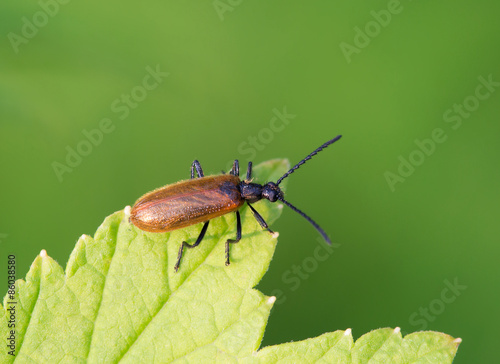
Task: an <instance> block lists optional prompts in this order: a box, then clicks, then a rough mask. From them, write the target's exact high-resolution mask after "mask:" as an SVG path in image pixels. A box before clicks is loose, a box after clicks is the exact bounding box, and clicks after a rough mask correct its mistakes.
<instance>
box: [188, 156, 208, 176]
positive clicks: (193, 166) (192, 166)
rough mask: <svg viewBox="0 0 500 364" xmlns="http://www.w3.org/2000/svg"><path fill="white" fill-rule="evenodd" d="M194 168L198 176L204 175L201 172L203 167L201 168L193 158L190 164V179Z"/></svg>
mask: <svg viewBox="0 0 500 364" xmlns="http://www.w3.org/2000/svg"><path fill="white" fill-rule="evenodd" d="M195 168H196V173H198V178H200V177H205V175H204V174H203V169H202V168H201V164H200V162H198V161H197V160H196V159H195V160H194V162H193V164H191V179H194V170H195Z"/></svg>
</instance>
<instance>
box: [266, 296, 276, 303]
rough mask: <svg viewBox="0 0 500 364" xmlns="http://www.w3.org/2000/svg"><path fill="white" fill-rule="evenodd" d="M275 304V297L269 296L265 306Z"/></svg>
mask: <svg viewBox="0 0 500 364" xmlns="http://www.w3.org/2000/svg"><path fill="white" fill-rule="evenodd" d="M274 302H276V296H271V297H269V298H268V299H267V304H269V305H272V304H274Z"/></svg>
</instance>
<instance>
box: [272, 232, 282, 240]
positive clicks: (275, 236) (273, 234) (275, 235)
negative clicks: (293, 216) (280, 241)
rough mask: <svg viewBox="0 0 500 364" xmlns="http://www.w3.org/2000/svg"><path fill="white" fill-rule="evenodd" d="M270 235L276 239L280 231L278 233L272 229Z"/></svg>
mask: <svg viewBox="0 0 500 364" xmlns="http://www.w3.org/2000/svg"><path fill="white" fill-rule="evenodd" d="M271 236H272V237H273V239H277V238H278V236H280V233H278V232H277V231H273V233H272V234H271Z"/></svg>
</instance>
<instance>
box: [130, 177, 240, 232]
mask: <svg viewBox="0 0 500 364" xmlns="http://www.w3.org/2000/svg"><path fill="white" fill-rule="evenodd" d="M239 183H240V179H239V178H238V177H236V176H233V175H220V176H209V177H202V178H197V179H191V180H187V181H181V182H178V183H175V184H172V185H168V186H165V187H161V188H158V189H156V190H154V191H151V192H149V193H147V194H145V195H144V196H142V197H141V198H140V199H139V200H137V202H136V203H135V205H134V206H133V207H132V210H131V213H130V221H132V223H133V224H134V225H135V226H137V227H138V228H139V229H141V230H145V231H150V232H166V231H172V230H175V229H180V228H183V227H186V226H189V225H193V224H197V223H200V222H204V221H207V220H210V219H213V218H215V217H219V216H222V215H224V214H227V213H229V212H232V211H236V210H237V209H238V208H240V206H241V205H242V204H243V203H244V199H243V198H242V197H241V194H240V191H239V189H238V184H239Z"/></svg>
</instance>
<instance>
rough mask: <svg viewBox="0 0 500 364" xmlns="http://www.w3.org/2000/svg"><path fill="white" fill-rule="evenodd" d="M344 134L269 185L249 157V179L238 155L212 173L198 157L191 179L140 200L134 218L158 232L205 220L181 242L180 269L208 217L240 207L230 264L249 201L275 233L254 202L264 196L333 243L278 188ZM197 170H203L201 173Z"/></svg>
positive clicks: (261, 221)
mask: <svg viewBox="0 0 500 364" xmlns="http://www.w3.org/2000/svg"><path fill="white" fill-rule="evenodd" d="M341 137H342V135H338V136H336V137H335V138H333V139H331V140H329V141H327V142H326V143H324V144H322V145H321V146H319V147H318V148H316V149H315V150H314V151H313V152H312V153H311V154H309V155H308V156H307V157H305V158H304V159H302V160H301V161H300V162H299V163H297V164H296V165H295V166H294V167H293V168H291V169H290V170H289V171H288V172H286V173H285V174H284V175H283V176H281V177H280V178H279V179H278V180H277V181H276V182H267V183H266V184H264V185H261V184H258V183H253V182H252V162H249V163H248V169H247V174H246V179H245V180H243V181H242V180H240V178H239V175H240V167H239V161H238V160H237V159H236V160H235V161H234V163H233V167H232V168H231V170H230V171H229V174H221V175H215V176H207V177H205V176H204V174H203V169H202V168H201V165H200V162H198V161H197V160H195V161H194V162H193V163H192V164H191V179H190V180H184V181H180V182H177V183H174V184H171V185H167V186H164V187H160V188H158V189H156V190H154V191H151V192H149V193H146V194H145V195H144V196H142V197H141V198H139V199H138V200H137V201H136V203H135V204H134V206H133V207H132V209H131V210H130V221H131V222H132V223H133V224H134V225H135V226H136V227H138V228H139V229H141V230H144V231H149V232H154V233H161V232H168V231H172V230H177V229H181V228H184V227H187V226H190V225H193V224H197V223H201V222H203V223H204V224H203V227H202V229H201V232H200V234H199V235H198V238H197V239H196V241H195V242H194V244H192V245H190V244H188V243H187V242H185V241H183V242H182V244H181V246H180V248H179V253H178V255H177V262H176V264H175V266H174V270H175V272H177V271H178V270H179V266H180V263H181V258H182V254H183V251H184V248H189V249H191V248H195V247H197V246H198V245H199V244H200V243H201V241H202V240H203V237H204V236H205V233H206V232H207V228H208V224H209V222H210V221H209V220H211V219H214V218H216V217H219V216H222V215H225V214H228V213H230V212H235V213H236V239H227V241H226V247H225V248H226V249H225V253H226V266H227V265H229V264H230V261H229V246H230V244H236V243H238V242H239V241H240V240H241V217H240V213H239V209H240V208H241V207H242V206H243V204H244V203H245V202H246V204H247V205H248V207H249V208H250V210H251V211H252V213H253V216H254V217H255V219H256V220H257V221H258V223H259V224H260V226H262V228H263V229H265V230H267V231H268V232H270V233H271V234H274V233H273V231H272V230H271V229H270V228H269V226H268V225H267V223H266V222H265V220H264V218H263V217H262V216H261V215H260V214H259V213H258V212H257V210H255V208H254V207H253V206H252V205H251V204H252V203H254V202H257V201H259V200H261V199H267V200H269V201H270V202H276V201H281V202H282V203H284V204H285V205H287V206H288V207H290V208H291V209H292V210H294V211H295V212H297V213H299V214H300V215H301V216H302V217H304V218H305V219H306V220H307V221H309V222H310V223H311V224H312V225H313V226H314V227H315V228H316V230H317V231H318V232H319V233H320V234H321V235H322V236H323V238H324V239H325V241H326V242H327V243H328V244H331V241H330V238H329V237H328V236H327V235H326V233H325V232H324V230H323V229H322V228H321V227H320V226H319V225H318V224H317V223H316V222H315V221H314V220H313V219H311V218H310V217H309V216H307V215H306V214H305V213H303V212H302V211H301V210H299V209H298V208H296V207H295V206H293V205H292V204H291V203H289V202H288V201H287V200H285V199H284V197H283V191H282V190H281V189H280V188H279V185H280V183H281V182H282V181H283V180H284V179H285V178H287V177H288V176H289V175H290V174H291V173H293V172H294V171H295V170H297V169H298V168H299V167H300V166H301V165H303V164H304V163H305V162H307V161H308V160H309V159H311V158H312V157H313V156H314V155H316V154H318V153H319V152H320V151H322V150H323V149H325V148H326V147H328V146H329V145H330V144H333V143H335V142H336V141H337V140H339V139H340V138H341ZM195 171H196V174H197V175H198V177H196V178H195Z"/></svg>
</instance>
